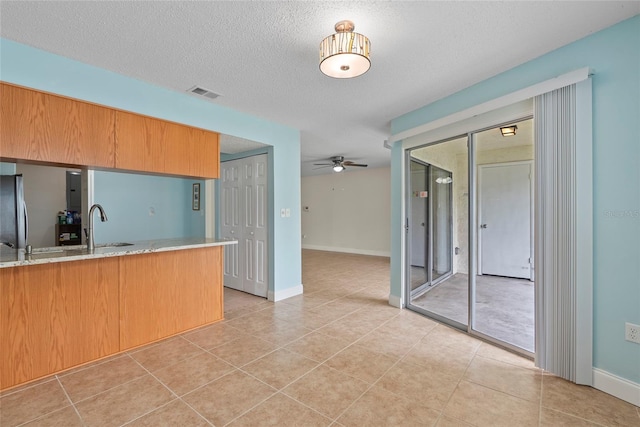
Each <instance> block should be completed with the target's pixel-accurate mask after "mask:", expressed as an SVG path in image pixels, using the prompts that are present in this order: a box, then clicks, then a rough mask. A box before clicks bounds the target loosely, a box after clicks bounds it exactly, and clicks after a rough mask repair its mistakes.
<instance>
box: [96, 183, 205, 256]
mask: <svg viewBox="0 0 640 427" xmlns="http://www.w3.org/2000/svg"><path fill="white" fill-rule="evenodd" d="M194 183H200V188H201V197H202V200H201V202H200V203H201V209H200V210H199V211H194V210H193V209H192V204H191V194H192V188H193V187H192V184H194ZM204 196H205V194H204V181H201V180H194V179H183V178H173V177H165V176H152V175H136V174H130V173H118V172H103V171H96V172H95V176H94V202H95V203H100V204H101V205H102V207H104V209H105V211H106V213H107V216H108V218H109V221H107V222H104V223H100V222H99V220H98V214H94V215H95V216H96V217H95V218H94V224H95V226H94V230H95V231H94V233H95V239H96V242H97V243H105V242H129V241H132V240H151V239H169V238H174V237H205V211H204V209H203V208H202V207H204V206H205V199H204Z"/></svg>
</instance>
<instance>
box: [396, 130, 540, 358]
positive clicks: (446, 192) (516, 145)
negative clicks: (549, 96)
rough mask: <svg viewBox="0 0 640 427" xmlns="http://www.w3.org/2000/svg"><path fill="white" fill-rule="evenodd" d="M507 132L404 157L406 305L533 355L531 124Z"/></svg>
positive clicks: (457, 140)
mask: <svg viewBox="0 0 640 427" xmlns="http://www.w3.org/2000/svg"><path fill="white" fill-rule="evenodd" d="M512 125H513V126H515V127H516V130H518V132H517V133H516V134H514V135H513V136H511V137H509V138H507V137H504V136H503V135H502V133H501V131H500V128H499V127H492V128H490V129H484V130H481V131H477V132H473V133H470V134H469V135H465V136H462V137H458V138H454V139H451V140H445V141H441V142H436V143H432V144H428V145H424V146H419V147H417V148H413V149H411V150H408V151H407V154H406V165H407V166H408V167H407V180H406V182H407V186H406V188H407V194H406V200H407V208H406V212H407V220H406V236H407V239H406V242H407V245H406V251H407V252H406V253H407V257H406V259H407V276H406V277H407V292H406V293H405V295H406V299H405V304H406V306H407V307H408V308H409V309H411V310H415V311H418V312H420V313H422V314H425V315H427V316H429V317H432V318H434V319H436V320H439V321H441V322H444V323H447V324H450V325H452V326H455V327H458V328H460V329H463V330H466V331H467V332H469V333H472V334H475V335H477V336H481V337H483V338H486V339H488V340H490V341H495V342H498V343H500V344H501V345H504V346H505V347H509V348H512V349H514V350H516V351H521V352H525V353H527V352H528V353H533V351H534V317H533V315H534V311H535V310H534V308H535V307H534V284H533V268H532V267H533V241H532V236H533V230H532V224H533V223H532V212H533V209H532V207H533V201H532V196H533V186H532V182H533V181H532V174H533V133H532V119H528V120H524V121H519V122H517V125H516V124H515V123H514V124H512ZM516 135H517V136H516Z"/></svg>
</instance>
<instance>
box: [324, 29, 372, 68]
mask: <svg viewBox="0 0 640 427" xmlns="http://www.w3.org/2000/svg"><path fill="white" fill-rule="evenodd" d="M355 28H356V26H355V25H354V24H353V22H351V21H346V20H345V21H340V22H338V23H337V24H336V25H335V30H336V33H335V34H332V35H330V36H329V37H326V38H325V39H324V40H322V43H320V71H322V72H323V73H324V74H326V75H327V76H329V77H334V78H337V79H348V78H351V77H358V76H360V75H362V74H364V73H366V72H367V71H368V70H369V68H370V67H371V60H370V59H369V53H370V49H371V42H370V41H369V39H368V38H367V37H366V36H363V35H362V34H358V33H354V32H353V30H355Z"/></svg>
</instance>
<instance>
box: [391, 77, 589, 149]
mask: <svg viewBox="0 0 640 427" xmlns="http://www.w3.org/2000/svg"><path fill="white" fill-rule="evenodd" d="M588 78H589V67H584V68H580V69H578V70H574V71H571V72H569V73H566V74H562V75H561V76H558V77H555V78H552V79H549V80H546V81H543V82H540V83H537V84H534V85H532V86H529V87H526V88H524V89H520V90H518V91H515V92H512V93H510V94H507V95H504V96H501V97H499V98H495V99H492V100H490V101H487V102H484V103H482V104H479V105H475V106H473V107H470V108H467V109H466V110H462V111H458V112H457V113H453V114H450V115H448V116H446V117H442V118H440V119H437V120H433V121H431V122H429V123H425V124H423V125H420V126H416V127H414V128H411V129H407V130H405V131H402V132H400V133H396V134H394V135H391V137H390V138H389V141H391V143H392V144H393V143H395V142H397V141H401V140H403V139H406V138H410V137H412V136H416V135H419V134H421V133H424V132H429V131H432V130H435V129H438V128H442V127H445V126H449V125H452V124H455V123H457V122H461V121H463V120H466V119H468V118H470V117H474V116H477V115H480V114H485V113H488V112H489V111H493V110H496V109H499V108H503V107H507V106H509V105H513V104H516V103H518V102H521V101H524V100H527V99H531V98H533V97H535V96H538V95H541V94H543V93H547V92H551V91H552V90H556V89H559V88H561V87H565V86H569V85H571V84H574V83H578V82H581V81H583V80H586V79H588Z"/></svg>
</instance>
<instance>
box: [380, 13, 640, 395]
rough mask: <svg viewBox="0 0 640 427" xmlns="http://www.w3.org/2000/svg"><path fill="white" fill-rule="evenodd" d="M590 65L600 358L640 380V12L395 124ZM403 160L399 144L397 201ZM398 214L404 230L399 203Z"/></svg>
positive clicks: (396, 271)
mask: <svg viewBox="0 0 640 427" xmlns="http://www.w3.org/2000/svg"><path fill="white" fill-rule="evenodd" d="M524 48H526V46H524ZM582 67H590V68H591V69H592V70H593V72H594V76H593V163H594V165H593V168H594V170H593V178H594V182H593V196H594V212H593V214H594V265H593V271H594V366H595V367H597V368H600V369H603V370H605V371H607V372H610V373H612V374H615V375H618V376H620V377H622V378H625V379H628V380H630V381H634V382H636V383H640V345H638V344H634V343H630V342H627V341H625V340H624V323H625V322H632V323H635V324H640V244H639V242H640V16H635V17H634V18H631V19H629V20H626V21H624V22H622V23H620V24H618V25H615V26H613V27H610V28H608V29H605V30H603V31H600V32H598V33H595V34H593V35H591V36H589V37H586V38H583V39H581V40H578V41H576V42H574V43H572V44H569V45H567V46H564V47H562V48H560V49H558V50H556V51H553V52H551V53H548V54H546V55H544V56H541V57H539V58H537V59H535V60H533V61H530V62H527V63H525V64H523V65H521V66H519V67H516V68H513V69H511V70H509V71H507V72H505V73H502V74H499V75H497V76H495V77H493V78H491V79H488V80H485V81H483V82H481V83H479V84H477V85H474V86H472V87H469V88H467V89H464V90H462V91H460V92H458V93H456V94H454V95H451V96H449V97H447V98H444V99H442V100H440V101H437V102H434V103H432V104H430V105H427V106H425V107H422V108H420V109H418V110H415V111H413V112H411V113H408V114H406V115H404V116H401V117H398V118H397V119H395V120H393V121H392V123H391V127H392V130H393V133H398V132H402V131H404V130H407V129H411V128H413V127H416V126H419V125H422V124H424V123H428V122H431V121H433V120H435V119H438V118H441V117H444V116H447V115H449V114H451V113H454V112H457V111H461V110H464V109H466V108H469V107H472V106H474V105H477V104H479V103H482V102H485V101H488V100H490V99H494V98H497V97H500V96H502V95H505V94H508V93H511V92H514V91H516V90H518V89H522V88H524V87H527V86H530V85H532V84H535V83H538V82H541V81H544V80H547V79H550V78H553V77H555V76H558V75H560V74H563V73H566V72H569V71H572V70H575V69H578V68H582ZM400 162H402V156H398V155H397V154H396V150H395V149H394V153H393V156H392V163H393V164H392V180H393V184H394V186H393V188H392V192H393V194H392V200H393V201H395V203H397V202H398V200H399V197H400V195H399V192H400V184H399V183H400V182H401V181H400V180H401V179H402V177H401V176H400ZM392 221H394V223H393V224H394V227H393V232H394V233H395V234H397V231H398V227H397V226H395V225H396V224H398V223H400V224H401V223H402V218H401V214H400V205H399V204H395V205H394V214H393V215H392ZM399 242H400V239H399V238H396V239H394V240H393V242H392V245H393V247H392V278H391V282H392V289H391V292H392V294H393V295H395V296H400V280H401V274H402V268H401V260H400V259H399V258H400V251H401V247H400V243H399Z"/></svg>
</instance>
